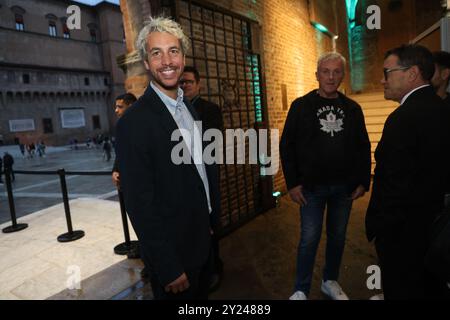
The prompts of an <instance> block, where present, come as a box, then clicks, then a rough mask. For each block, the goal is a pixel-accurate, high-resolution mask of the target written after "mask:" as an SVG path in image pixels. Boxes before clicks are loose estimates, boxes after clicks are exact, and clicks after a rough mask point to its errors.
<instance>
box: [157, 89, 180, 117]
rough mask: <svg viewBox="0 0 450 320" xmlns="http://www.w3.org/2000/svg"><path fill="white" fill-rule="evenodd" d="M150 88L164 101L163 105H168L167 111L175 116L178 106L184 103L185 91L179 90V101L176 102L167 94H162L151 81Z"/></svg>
mask: <svg viewBox="0 0 450 320" xmlns="http://www.w3.org/2000/svg"><path fill="white" fill-rule="evenodd" d="M150 86H151V87H152V88H153V90H155V92H156V94H157V95H158V96H159V98H160V99H161V100H162V101H163V103H164V104H165V105H166V107H167V109H168V110H169V112H170V113H171V114H172V116H173V115H174V114H175V111H176V109H177V105H178V104H182V103H183V90H181V89H180V88H178V92H177V100H174V99H172V98H171V97H169V96H168V95H167V94H165V93H164V92H162V91H161V90H160V89H159V88H158V87H157V86H155V84H154V83H153V81H150Z"/></svg>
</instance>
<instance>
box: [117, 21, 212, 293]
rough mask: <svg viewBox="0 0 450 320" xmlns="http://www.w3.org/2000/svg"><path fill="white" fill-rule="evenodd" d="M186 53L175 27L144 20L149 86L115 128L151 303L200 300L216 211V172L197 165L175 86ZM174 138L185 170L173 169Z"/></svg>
mask: <svg viewBox="0 0 450 320" xmlns="http://www.w3.org/2000/svg"><path fill="white" fill-rule="evenodd" d="M188 46H189V40H188V39H187V37H186V36H185V35H184V33H183V31H182V30H181V27H180V26H179V24H177V23H176V22H174V21H172V20H170V19H168V18H164V17H158V18H150V20H149V22H148V23H146V24H145V26H144V28H143V29H142V30H141V32H140V33H139V36H138V39H137V48H138V50H139V53H140V55H141V58H142V59H143V61H144V64H145V68H146V69H147V70H148V71H149V73H150V79H151V82H150V84H149V86H148V87H147V89H146V90H145V93H144V94H143V95H142V96H141V97H140V98H139V99H138V101H137V102H136V103H135V104H134V105H133V108H130V109H128V110H127V111H126V112H125V114H124V115H123V116H122V117H121V119H119V122H118V124H117V151H118V161H119V170H120V175H121V181H120V183H121V187H122V188H123V190H124V195H125V205H126V208H127V210H128V214H129V216H130V220H131V222H132V224H133V227H134V229H135V230H136V233H137V236H138V239H139V242H140V245H141V248H142V250H141V252H142V253H143V257H142V258H143V259H144V260H145V262H146V266H149V268H150V270H149V272H150V281H151V284H152V289H153V293H154V296H155V299H158V300H159V299H206V298H207V292H208V286H209V283H210V274H211V267H212V252H211V251H212V248H211V230H212V228H213V224H214V223H215V222H216V221H217V219H215V218H213V217H217V216H218V214H219V212H218V211H219V210H220V203H219V201H220V199H219V189H218V187H219V185H218V182H217V178H216V177H217V167H216V166H215V165H206V164H205V163H204V162H203V161H202V158H201V154H202V139H201V130H200V129H199V128H198V126H197V124H196V123H194V120H197V115H196V113H195V111H194V110H193V108H192V106H191V105H190V104H189V102H188V101H187V100H184V99H183V91H182V90H181V89H180V88H179V87H178V85H179V80H180V77H181V74H182V72H183V68H184V63H185V54H186V51H187V49H188ZM178 129H182V130H179V131H177V130H178ZM180 131H181V134H179V133H180ZM177 133H178V137H180V136H181V137H182V141H181V144H183V145H184V146H185V147H186V148H184V149H183V160H185V159H186V154H185V152H184V151H185V150H186V149H187V150H188V151H186V152H187V158H188V160H189V161H188V163H186V161H183V162H182V163H181V164H177V163H178V160H179V158H177V155H179V154H175V153H174V152H173V150H176V147H177V146H179V145H180V142H179V139H178V140H176V141H172V136H175V135H177ZM174 148H175V149H174ZM199 153H200V157H199ZM193 158H194V163H193V162H192V159H193Z"/></svg>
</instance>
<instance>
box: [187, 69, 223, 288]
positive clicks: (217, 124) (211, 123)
mask: <svg viewBox="0 0 450 320" xmlns="http://www.w3.org/2000/svg"><path fill="white" fill-rule="evenodd" d="M180 88H181V89H183V93H184V96H185V97H186V98H187V99H189V101H190V102H191V104H192V105H193V106H194V108H195V111H197V114H198V116H199V117H200V120H201V121H202V126H203V130H204V131H206V130H208V129H218V130H221V131H222V130H223V117H222V112H221V111H220V107H219V106H218V105H217V104H215V103H212V102H210V101H208V100H205V99H203V98H202V97H200V89H201V87H200V73H199V72H198V70H197V69H196V68H195V67H192V66H185V67H184V71H183V75H182V76H181V79H180ZM218 179H219V178H218ZM212 245H213V248H214V268H213V274H212V277H211V285H210V292H212V291H214V290H216V289H218V287H219V286H220V282H221V280H222V275H223V261H222V259H220V254H219V238H218V235H217V230H214V233H213V235H212Z"/></svg>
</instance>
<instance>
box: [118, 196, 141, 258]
mask: <svg viewBox="0 0 450 320" xmlns="http://www.w3.org/2000/svg"><path fill="white" fill-rule="evenodd" d="M118 193H119V203H120V213H121V215H122V226H123V233H124V236H125V242H123V243H121V244H118V245H117V246H115V247H114V253H115V254H120V255H126V254H133V255H135V256H136V255H138V254H139V252H138V250H139V241H135V240H133V241H130V232H129V230H128V221H127V213H126V211H125V203H124V200H123V193H122V191H120V190H118Z"/></svg>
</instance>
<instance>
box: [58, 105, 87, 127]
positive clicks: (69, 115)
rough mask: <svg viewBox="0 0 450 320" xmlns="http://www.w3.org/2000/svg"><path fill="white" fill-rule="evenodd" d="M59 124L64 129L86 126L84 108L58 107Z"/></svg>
mask: <svg viewBox="0 0 450 320" xmlns="http://www.w3.org/2000/svg"><path fill="white" fill-rule="evenodd" d="M59 112H60V114H61V125H62V127H63V128H66V129H73V128H81V127H85V126H86V121H85V118H84V109H81V108H78V109H60V110H59Z"/></svg>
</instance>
